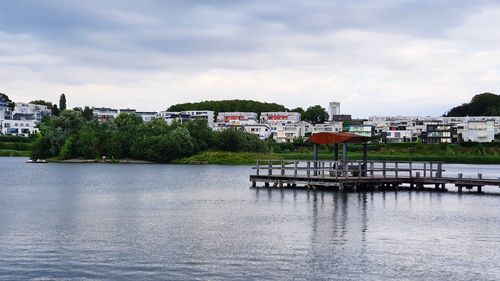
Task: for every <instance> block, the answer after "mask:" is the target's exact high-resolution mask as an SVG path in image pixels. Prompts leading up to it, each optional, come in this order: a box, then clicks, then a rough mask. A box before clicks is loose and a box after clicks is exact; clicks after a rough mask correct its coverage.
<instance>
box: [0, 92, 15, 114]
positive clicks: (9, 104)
mask: <svg viewBox="0 0 500 281" xmlns="http://www.w3.org/2000/svg"><path fill="white" fill-rule="evenodd" d="M0 101H3V102H5V103H6V105H7V107H8V108H9V109H10V111H13V110H14V107H15V106H16V104H15V103H14V102H13V101H11V100H10V99H9V96H7V95H6V94H4V93H0Z"/></svg>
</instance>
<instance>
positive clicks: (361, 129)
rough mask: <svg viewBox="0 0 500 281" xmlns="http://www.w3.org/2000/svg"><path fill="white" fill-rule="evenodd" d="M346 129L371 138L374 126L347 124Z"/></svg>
mask: <svg viewBox="0 0 500 281" xmlns="http://www.w3.org/2000/svg"><path fill="white" fill-rule="evenodd" d="M347 131H348V132H349V133H353V134H357V135H360V136H363V137H370V138H371V137H373V135H374V134H375V127H373V126H372V125H349V127H348V129H347Z"/></svg>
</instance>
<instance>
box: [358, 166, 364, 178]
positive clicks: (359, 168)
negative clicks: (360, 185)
mask: <svg viewBox="0 0 500 281" xmlns="http://www.w3.org/2000/svg"><path fill="white" fill-rule="evenodd" d="M362 175H363V169H362V167H361V163H359V164H358V178H361V176H362Z"/></svg>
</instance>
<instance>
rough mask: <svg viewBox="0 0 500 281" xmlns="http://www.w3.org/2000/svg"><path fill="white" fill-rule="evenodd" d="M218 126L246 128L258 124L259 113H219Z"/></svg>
mask: <svg viewBox="0 0 500 281" xmlns="http://www.w3.org/2000/svg"><path fill="white" fill-rule="evenodd" d="M217 123H218V125H221V124H224V125H230V126H244V125H251V124H257V123H258V122H257V113H255V112H219V113H218V114H217Z"/></svg>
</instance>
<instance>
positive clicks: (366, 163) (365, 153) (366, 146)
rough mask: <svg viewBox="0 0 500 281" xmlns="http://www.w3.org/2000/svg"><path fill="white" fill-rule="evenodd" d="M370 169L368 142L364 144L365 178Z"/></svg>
mask: <svg viewBox="0 0 500 281" xmlns="http://www.w3.org/2000/svg"><path fill="white" fill-rule="evenodd" d="M367 169H368V145H367V144H366V142H365V143H364V144H363V176H365V177H366V176H367V175H368V173H367Z"/></svg>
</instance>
